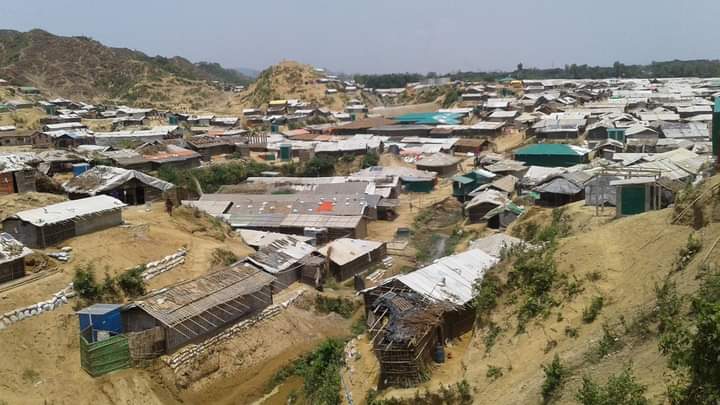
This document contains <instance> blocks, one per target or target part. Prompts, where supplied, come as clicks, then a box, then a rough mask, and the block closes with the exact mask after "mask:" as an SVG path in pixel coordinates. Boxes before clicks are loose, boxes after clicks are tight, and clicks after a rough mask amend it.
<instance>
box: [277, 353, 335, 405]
mask: <svg viewBox="0 0 720 405" xmlns="http://www.w3.org/2000/svg"><path fill="white" fill-rule="evenodd" d="M343 349H344V344H343V342H342V341H340V340H336V339H327V340H325V341H324V342H323V343H321V344H320V345H319V346H318V347H317V348H315V350H313V351H312V352H311V353H309V354H307V355H305V356H303V357H301V358H299V359H296V360H295V361H293V362H292V363H290V364H289V365H288V366H286V367H284V368H282V369H281V370H280V371H278V372H277V373H275V375H274V376H273V378H272V379H271V380H270V383H269V384H268V387H267V389H268V390H271V389H272V388H273V387H275V386H277V385H278V384H281V383H282V382H283V381H285V380H286V379H287V378H288V377H290V376H293V375H297V376H301V377H302V378H303V380H304V384H303V394H304V396H305V398H306V399H307V400H308V403H311V404H323V405H330V404H332V405H334V404H339V403H340V368H341V367H342V364H343V356H344V350H343Z"/></svg>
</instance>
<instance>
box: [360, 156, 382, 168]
mask: <svg viewBox="0 0 720 405" xmlns="http://www.w3.org/2000/svg"><path fill="white" fill-rule="evenodd" d="M378 163H380V156H379V155H378V154H377V153H374V152H369V153H367V154H365V156H364V157H363V161H362V167H363V169H366V168H368V167H373V166H377V165H378Z"/></svg>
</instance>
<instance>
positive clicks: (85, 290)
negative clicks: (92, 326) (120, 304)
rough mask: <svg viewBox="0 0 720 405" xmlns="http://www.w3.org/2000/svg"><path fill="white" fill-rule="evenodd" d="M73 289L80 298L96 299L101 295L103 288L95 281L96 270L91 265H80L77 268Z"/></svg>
mask: <svg viewBox="0 0 720 405" xmlns="http://www.w3.org/2000/svg"><path fill="white" fill-rule="evenodd" d="M73 289H74V290H75V292H77V294H78V296H79V297H80V298H83V299H85V300H88V301H95V300H96V299H98V298H99V297H100V294H101V289H100V286H99V285H98V283H97V282H96V281H95V271H94V269H93V268H92V266H91V265H86V266H78V267H76V268H75V276H74V277H73Z"/></svg>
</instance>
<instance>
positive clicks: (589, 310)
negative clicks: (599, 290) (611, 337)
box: [582, 297, 604, 323]
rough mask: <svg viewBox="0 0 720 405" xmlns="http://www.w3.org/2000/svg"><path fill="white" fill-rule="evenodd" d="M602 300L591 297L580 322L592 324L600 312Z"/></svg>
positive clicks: (601, 298)
mask: <svg viewBox="0 0 720 405" xmlns="http://www.w3.org/2000/svg"><path fill="white" fill-rule="evenodd" d="M603 303H604V299H603V297H593V299H592V301H591V302H590V306H589V307H585V308H584V309H583V313H582V320H583V322H584V323H593V322H594V321H595V318H597V316H598V315H599V314H600V311H602V307H603Z"/></svg>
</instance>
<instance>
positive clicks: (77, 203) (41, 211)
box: [10, 195, 125, 226]
mask: <svg viewBox="0 0 720 405" xmlns="http://www.w3.org/2000/svg"><path fill="white" fill-rule="evenodd" d="M124 206H125V204H123V202H122V201H120V200H118V199H116V198H113V197H110V196H107V195H98V196H95V197H88V198H81V199H79V200H73V201H65V202H61V203H58V204H53V205H48V206H46V207H42V208H34V209H31V210H27V211H21V212H18V213H17V214H15V215H13V216H12V217H10V218H18V219H20V220H22V221H25V222H29V223H31V224H33V225H35V226H45V225H51V224H57V223H60V222H65V221H70V220H73V219H75V218H78V217H82V216H85V215H92V214H97V213H100V212H103V211H108V210H114V209H116V208H122V207H124Z"/></svg>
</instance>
